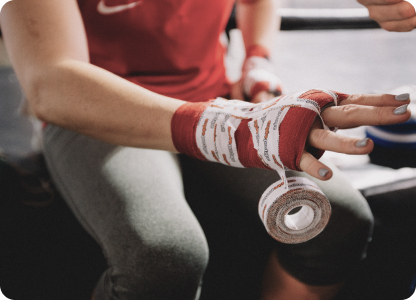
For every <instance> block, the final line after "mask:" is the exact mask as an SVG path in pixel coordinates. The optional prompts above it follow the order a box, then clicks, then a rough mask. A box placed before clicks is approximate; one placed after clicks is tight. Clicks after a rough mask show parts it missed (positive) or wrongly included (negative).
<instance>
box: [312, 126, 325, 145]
mask: <svg viewBox="0 0 416 300" xmlns="http://www.w3.org/2000/svg"><path fill="white" fill-rule="evenodd" d="M327 137H328V131H327V130H323V129H320V130H314V131H312V133H311V139H312V140H313V141H314V144H316V143H319V142H322V141H324V140H325V139H326V138H327Z"/></svg>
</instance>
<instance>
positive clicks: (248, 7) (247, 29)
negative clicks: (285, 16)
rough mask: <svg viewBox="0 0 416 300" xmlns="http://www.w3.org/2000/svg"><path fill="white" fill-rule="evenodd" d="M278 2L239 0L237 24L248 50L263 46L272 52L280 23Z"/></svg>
mask: <svg viewBox="0 0 416 300" xmlns="http://www.w3.org/2000/svg"><path fill="white" fill-rule="evenodd" d="M276 9H277V4H276V0H238V5H237V24H238V28H239V29H240V30H241V32H242V34H243V39H244V44H245V47H246V49H247V48H249V47H250V46H252V45H262V46H264V47H265V48H267V49H269V50H271V49H272V47H273V41H274V38H275V33H276V31H277V29H278V24H279V22H280V20H279V18H278V16H277V14H276Z"/></svg>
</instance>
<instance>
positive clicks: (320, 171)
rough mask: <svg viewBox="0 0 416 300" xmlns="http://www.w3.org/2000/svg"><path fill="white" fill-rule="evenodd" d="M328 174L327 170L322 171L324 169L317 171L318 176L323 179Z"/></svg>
mask: <svg viewBox="0 0 416 300" xmlns="http://www.w3.org/2000/svg"><path fill="white" fill-rule="evenodd" d="M328 172H329V170H327V169H324V168H322V169H319V171H318V173H319V176H321V177H325V175H326V174H328Z"/></svg>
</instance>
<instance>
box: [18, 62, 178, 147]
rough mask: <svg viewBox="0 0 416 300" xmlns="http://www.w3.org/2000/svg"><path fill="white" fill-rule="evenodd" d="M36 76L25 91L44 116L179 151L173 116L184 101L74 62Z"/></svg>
mask: <svg viewBox="0 0 416 300" xmlns="http://www.w3.org/2000/svg"><path fill="white" fill-rule="evenodd" d="M33 77H34V78H32V83H31V84H30V85H27V86H26V90H25V92H26V94H27V97H28V99H29V102H30V103H31V106H32V108H33V110H34V112H35V114H36V115H37V116H38V117H39V118H40V119H41V120H43V121H46V122H49V123H52V124H56V125H58V126H61V127H64V128H68V129H70V130H74V131H77V132H79V133H82V134H85V135H89V136H91V137H94V138H97V139H100V140H103V141H106V142H109V143H114V144H120V145H126V146H134V147H143V148H152V149H161V150H168V151H175V148H174V146H173V143H172V138H171V129H170V120H171V118H172V115H173V113H174V111H175V110H176V109H177V108H178V107H179V106H180V105H181V104H183V103H184V102H183V101H180V100H176V99H172V98H168V97H164V96H161V95H158V94H155V93H152V92H150V91H148V90H146V89H144V88H141V87H139V86H137V85H135V84H133V83H130V82H128V81H127V80H125V79H122V78H120V77H118V76H116V75H114V74H112V73H110V72H107V71H105V70H103V69H100V68H98V67H95V66H93V65H91V64H89V63H86V62H80V61H76V60H65V61H61V62H59V63H55V64H53V65H51V66H49V67H45V68H44V69H43V70H41V71H39V72H38V74H36V75H33Z"/></svg>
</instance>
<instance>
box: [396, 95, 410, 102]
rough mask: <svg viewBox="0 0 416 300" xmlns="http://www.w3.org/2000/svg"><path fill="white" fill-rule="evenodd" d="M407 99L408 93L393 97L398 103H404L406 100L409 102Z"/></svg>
mask: <svg viewBox="0 0 416 300" xmlns="http://www.w3.org/2000/svg"><path fill="white" fill-rule="evenodd" d="M409 97H410V94H409V93H404V94H400V95H397V96H396V97H394V99H396V100H399V101H406V100H409Z"/></svg>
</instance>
